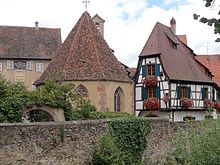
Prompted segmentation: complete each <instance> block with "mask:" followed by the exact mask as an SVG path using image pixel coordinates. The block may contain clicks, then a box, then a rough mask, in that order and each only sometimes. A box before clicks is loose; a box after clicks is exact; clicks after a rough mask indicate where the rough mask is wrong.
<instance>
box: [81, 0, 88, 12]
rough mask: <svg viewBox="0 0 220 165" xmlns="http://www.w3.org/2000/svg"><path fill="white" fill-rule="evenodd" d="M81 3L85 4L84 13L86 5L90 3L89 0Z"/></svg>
mask: <svg viewBox="0 0 220 165" xmlns="http://www.w3.org/2000/svg"><path fill="white" fill-rule="evenodd" d="M82 3H85V7H86V11H87V6H88V4H89V3H90V1H89V0H83V2H82Z"/></svg>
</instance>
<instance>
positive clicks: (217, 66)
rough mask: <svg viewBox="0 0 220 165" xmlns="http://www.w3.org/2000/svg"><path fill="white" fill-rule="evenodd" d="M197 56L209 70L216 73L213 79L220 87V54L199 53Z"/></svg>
mask: <svg viewBox="0 0 220 165" xmlns="http://www.w3.org/2000/svg"><path fill="white" fill-rule="evenodd" d="M195 58H196V59H197V60H198V61H199V62H201V63H202V64H203V65H205V66H206V67H207V68H209V70H210V71H211V72H212V74H213V75H214V77H213V80H214V81H215V82H216V83H217V84H218V86H219V87H220V54H215V55H198V56H196V57H195Z"/></svg>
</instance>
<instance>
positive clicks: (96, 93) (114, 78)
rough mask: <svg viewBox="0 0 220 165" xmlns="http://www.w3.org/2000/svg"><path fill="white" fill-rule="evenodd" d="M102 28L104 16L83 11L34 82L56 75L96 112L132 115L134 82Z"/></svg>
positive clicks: (53, 77) (41, 83)
mask: <svg viewBox="0 0 220 165" xmlns="http://www.w3.org/2000/svg"><path fill="white" fill-rule="evenodd" d="M103 27H104V20H103V19H101V18H100V17H99V16H98V15H95V16H94V17H93V18H91V16H90V14H89V13H88V12H87V11H85V12H84V13H83V14H82V16H81V17H80V19H79V20H78V22H77V23H76V25H75V26H74V27H73V29H72V30H71V32H70V33H69V35H68V36H67V38H66V40H65V41H64V42H63V44H62V45H61V46H60V48H59V49H58V51H57V52H56V55H55V56H54V58H53V59H52V61H51V62H50V63H49V65H48V67H47V68H46V70H45V71H44V73H43V74H42V75H41V76H40V78H39V79H37V80H36V81H35V85H36V86H40V85H43V84H44V82H45V81H46V80H52V79H57V78H58V77H59V78H62V82H63V83H73V84H74V85H75V91H76V92H77V93H78V94H79V95H81V96H83V97H84V98H86V99H88V100H89V101H90V102H91V104H93V105H94V106H95V107H96V108H97V110H98V111H115V112H127V113H130V114H133V112H134V106H133V104H134V102H133V100H134V99H133V98H134V92H133V91H134V89H133V81H132V79H131V78H130V77H129V72H128V71H127V70H126V67H125V65H123V64H122V63H121V62H119V61H118V60H117V58H116V57H115V55H114V52H113V50H112V49H111V48H110V47H109V45H108V44H107V42H106V41H105V39H104V37H103V33H104V30H103Z"/></svg>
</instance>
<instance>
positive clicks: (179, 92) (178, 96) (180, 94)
mask: <svg viewBox="0 0 220 165" xmlns="http://www.w3.org/2000/svg"><path fill="white" fill-rule="evenodd" d="M181 97H182V93H181V86H177V99H180V98H181Z"/></svg>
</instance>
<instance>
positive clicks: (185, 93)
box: [181, 87, 188, 98]
mask: <svg viewBox="0 0 220 165" xmlns="http://www.w3.org/2000/svg"><path fill="white" fill-rule="evenodd" d="M181 96H182V97H185V98H186V97H188V96H187V87H181Z"/></svg>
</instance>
